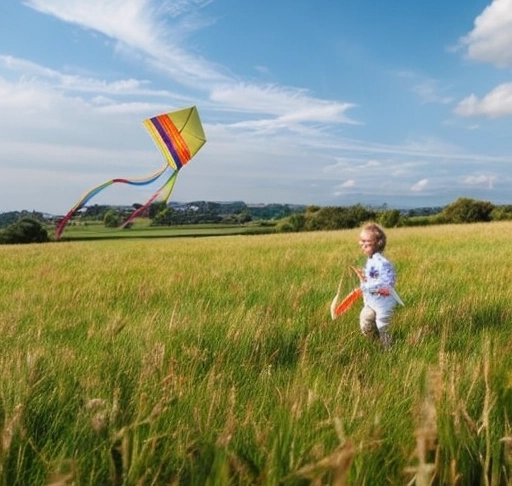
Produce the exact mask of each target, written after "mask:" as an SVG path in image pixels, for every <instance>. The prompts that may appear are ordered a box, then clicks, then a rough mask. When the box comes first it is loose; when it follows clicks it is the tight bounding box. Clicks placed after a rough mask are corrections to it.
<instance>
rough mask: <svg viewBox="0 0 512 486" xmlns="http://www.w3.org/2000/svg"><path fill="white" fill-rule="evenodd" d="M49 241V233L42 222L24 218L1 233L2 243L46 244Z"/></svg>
mask: <svg viewBox="0 0 512 486" xmlns="http://www.w3.org/2000/svg"><path fill="white" fill-rule="evenodd" d="M47 241H49V238H48V231H47V230H46V228H45V227H44V226H43V225H42V223H41V222H40V221H37V220H36V219H33V218H29V217H23V218H20V219H19V220H18V221H16V222H15V223H13V224H11V225H9V226H8V227H7V228H6V229H5V230H3V232H1V233H0V243H5V244H20V243H45V242H47Z"/></svg>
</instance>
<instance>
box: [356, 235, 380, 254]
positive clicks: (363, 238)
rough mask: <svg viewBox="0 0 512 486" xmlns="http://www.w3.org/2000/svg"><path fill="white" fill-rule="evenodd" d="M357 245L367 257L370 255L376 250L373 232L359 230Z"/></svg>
mask: <svg viewBox="0 0 512 486" xmlns="http://www.w3.org/2000/svg"><path fill="white" fill-rule="evenodd" d="M359 246H360V247H361V250H363V253H364V254H365V255H366V256H367V257H371V256H372V255H373V254H374V253H375V252H376V251H377V240H376V238H375V235H374V234H373V233H370V232H369V231H365V230H363V231H361V234H360V235H359Z"/></svg>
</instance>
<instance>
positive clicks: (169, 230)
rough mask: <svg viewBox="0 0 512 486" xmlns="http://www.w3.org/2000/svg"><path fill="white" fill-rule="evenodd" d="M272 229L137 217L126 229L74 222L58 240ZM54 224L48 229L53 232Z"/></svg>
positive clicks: (271, 229) (207, 233)
mask: <svg viewBox="0 0 512 486" xmlns="http://www.w3.org/2000/svg"><path fill="white" fill-rule="evenodd" d="M272 232H274V228H273V225H272V224H271V223H267V224H264V225H262V224H259V223H249V224H243V225H242V224H218V223H217V224H213V223H212V224H188V225H173V226H151V225H150V220H145V219H144V218H139V220H137V221H135V223H134V224H133V226H132V227H131V228H128V229H122V228H107V227H105V225H104V224H103V222H101V221H93V222H88V223H75V224H70V225H68V226H67V227H66V228H65V230H64V232H63V234H62V237H61V241H79V240H82V241H85V240H98V239H103V240H106V239H108V240H116V239H121V238H122V239H124V238H130V239H132V238H175V237H196V236H201V237H203V236H225V235H244V234H245V235H251V234H264V233H272ZM54 233H55V228H50V229H49V230H48V234H49V236H50V237H51V236H53V234H54Z"/></svg>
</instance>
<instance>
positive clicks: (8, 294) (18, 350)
mask: <svg viewBox="0 0 512 486" xmlns="http://www.w3.org/2000/svg"><path fill="white" fill-rule="evenodd" d="M511 234H512V223H511V222H495V223H485V224H484V223H482V224H472V225H446V226H437V227H417V228H394V229H388V230H387V235H388V247H387V249H386V252H385V253H386V255H387V256H388V257H389V258H390V259H391V260H392V261H393V263H394V264H395V267H396V270H397V274H398V282H397V287H396V288H397V291H398V293H399V294H400V296H401V297H402V299H403V300H404V302H405V304H406V305H405V307H400V308H398V309H397V311H396V314H395V317H394V321H393V327H392V334H393V337H394V340H395V343H394V345H393V347H392V348H391V349H390V350H388V351H383V350H382V349H380V347H379V346H378V345H377V344H376V343H374V342H372V341H369V340H367V339H366V338H365V337H364V336H362V335H361V333H360V331H359V325H358V311H359V309H360V304H356V306H355V307H354V308H352V309H351V310H350V311H349V312H348V313H347V314H345V315H343V316H341V317H340V318H339V319H337V320H336V321H332V320H331V318H330V313H329V306H330V303H331V300H332V298H333V296H334V294H335V292H336V289H337V286H338V283H339V280H340V276H344V280H343V283H342V289H343V291H344V292H345V293H348V292H349V291H350V290H351V289H352V288H354V287H355V286H356V285H357V281H356V280H355V277H354V276H353V274H352V272H350V270H349V269H348V265H349V264H356V265H362V263H363V261H364V256H363V255H362V254H361V252H360V249H359V247H358V245H357V240H358V235H359V230H358V229H354V230H344V231H332V232H313V233H293V234H267V235H252V236H246V235H226V236H215V237H208V236H205V237H201V238H192V237H190V236H188V237H187V236H182V237H179V236H177V237H173V238H164V237H160V238H144V237H136V238H119V239H108V238H105V239H101V238H99V239H95V240H91V241H87V240H80V239H79V238H77V240H73V239H72V238H71V231H70V233H69V235H70V238H69V240H68V241H60V242H52V243H48V244H37V245H19V246H8V245H3V246H0V269H1V270H0V290H1V292H0V332H1V336H2V339H1V341H0V360H1V365H0V429H1V436H0V437H1V440H2V441H1V449H0V485H4V486H14V485H19V486H26V485H43V486H50V485H77V486H78V485H80V486H82V485H90V486H92V485H95V486H96V485H127V486H128V485H130V486H131V485H134V486H142V485H212V486H213V485H230V484H231V485H278V484H279V485H283V486H286V485H307V484H311V485H315V486H316V485H322V484H330V485H335V486H342V485H372V486H376V485H389V484H392V485H407V484H410V485H417V486H425V485H429V484H439V485H460V486H465V485H479V484H481V485H489V486H501V485H509V484H512V432H511V417H512V352H511V351H512V344H511V340H510V331H511V327H512V309H511V304H510V297H511V295H512V289H511V283H510V276H509V269H508V267H509V265H508V262H510V260H511V253H512V251H511V244H510V235H511ZM66 235H67V234H66V233H65V236H66Z"/></svg>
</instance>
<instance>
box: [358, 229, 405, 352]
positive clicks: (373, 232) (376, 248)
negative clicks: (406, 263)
mask: <svg viewBox="0 0 512 486" xmlns="http://www.w3.org/2000/svg"><path fill="white" fill-rule="evenodd" d="M359 246H360V247H361V250H362V251H363V253H364V254H365V255H366V257H367V260H366V264H365V266H364V268H363V270H362V271H361V270H359V269H357V268H355V267H351V268H352V270H354V271H355V272H356V273H357V275H358V277H359V279H360V281H361V290H362V291H363V302H364V307H363V310H362V311H361V314H360V317H359V324H360V326H361V331H362V333H363V334H364V335H365V336H369V337H378V338H379V340H380V343H381V345H382V347H384V348H386V349H387V348H389V347H390V346H391V343H392V339H391V335H390V333H389V326H390V323H391V317H392V315H393V310H394V308H395V306H396V304H397V303H399V304H401V305H403V302H402V301H401V300H400V297H399V296H398V294H397V293H396V292H395V290H394V288H393V287H394V285H395V280H396V274H395V269H394V268H393V265H392V264H391V262H390V261H389V260H388V259H387V258H386V257H384V255H383V254H382V253H383V251H384V248H386V234H385V233H384V230H383V229H382V228H381V227H380V226H379V225H378V224H375V223H368V224H366V225H365V226H363V228H362V231H361V234H360V236H359Z"/></svg>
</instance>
